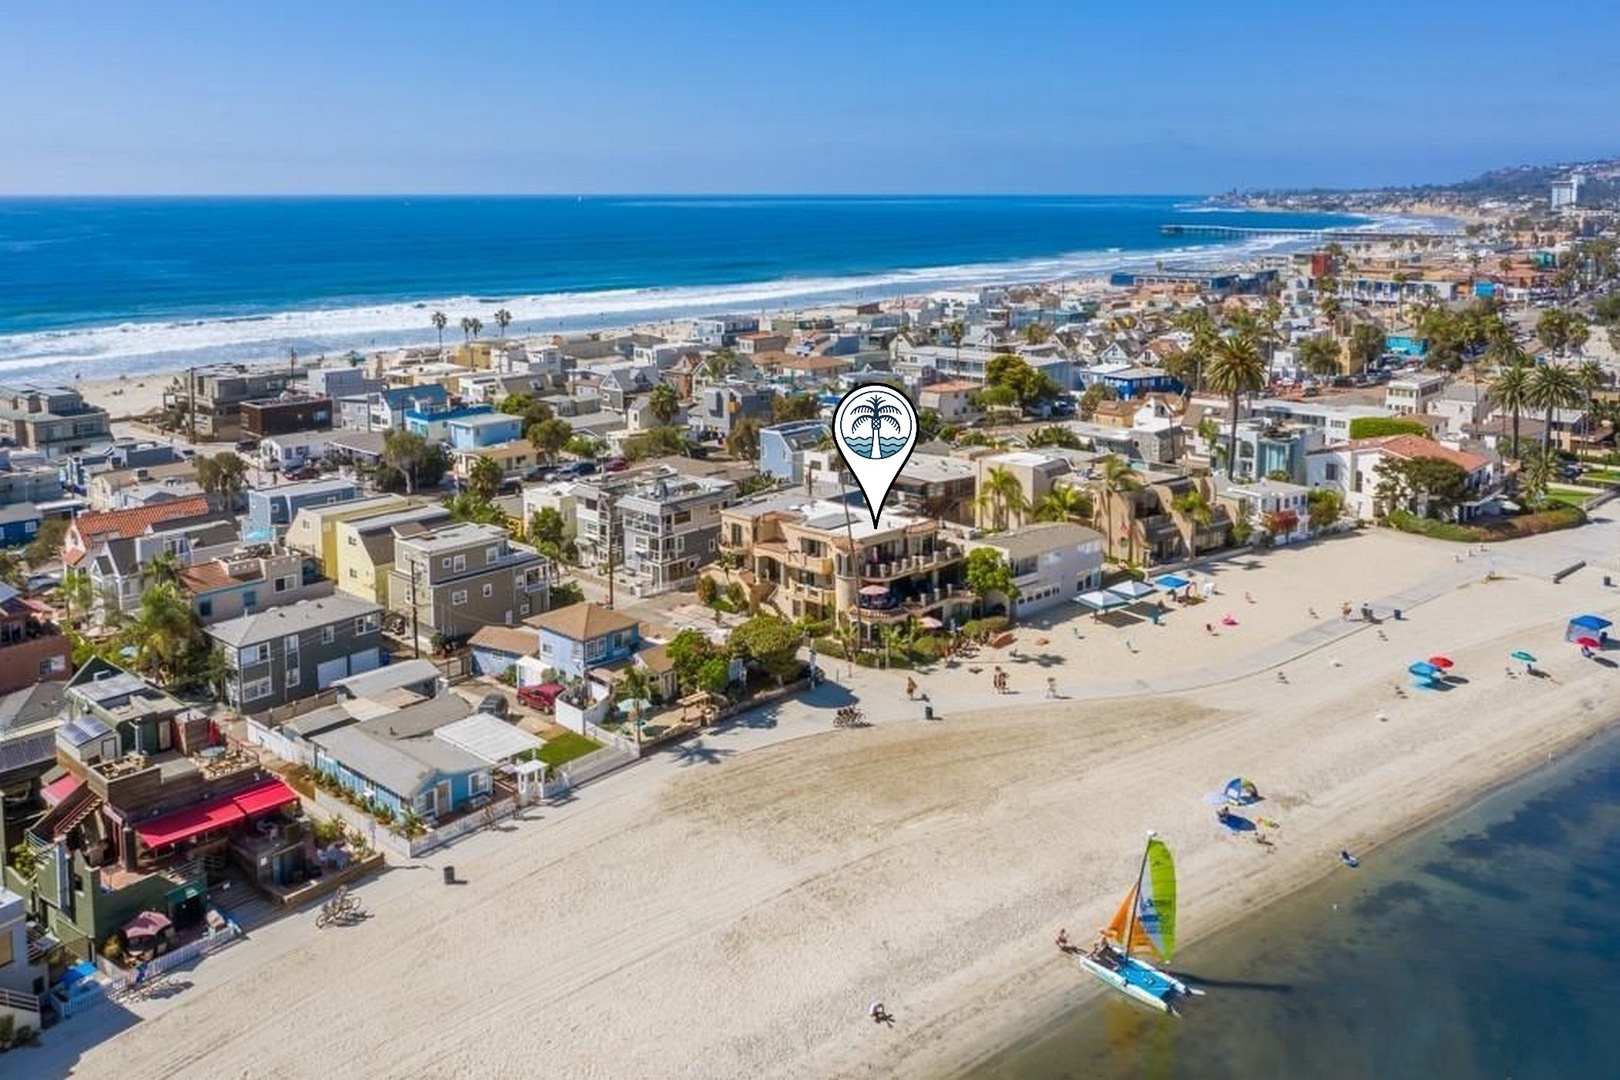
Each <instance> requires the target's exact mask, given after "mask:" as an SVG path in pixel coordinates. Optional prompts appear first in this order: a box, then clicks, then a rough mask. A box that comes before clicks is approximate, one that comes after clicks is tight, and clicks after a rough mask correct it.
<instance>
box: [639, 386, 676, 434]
mask: <svg viewBox="0 0 1620 1080" xmlns="http://www.w3.org/2000/svg"><path fill="white" fill-rule="evenodd" d="M647 410H648V411H649V412H651V413H652V415H653V419H654V420H657V421H658V422H659V423H660V424H669V423H672V422H673V421H674V420H675V417H677V416H679V415H680V412H681V399H680V395H678V394H676V393H675V388H674V387H673V386H671V385H669V383H659V384H658V385H657V386H655V387H653V388H652V393H651V394H649V395H648V397H647Z"/></svg>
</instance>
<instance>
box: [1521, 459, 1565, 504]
mask: <svg viewBox="0 0 1620 1080" xmlns="http://www.w3.org/2000/svg"><path fill="white" fill-rule="evenodd" d="M1557 469H1558V455H1557V454H1553V453H1549V452H1548V451H1547V450H1546V449H1545V448H1542V447H1533V448H1532V449H1531V451H1530V453H1529V454H1527V455H1526V456H1525V458H1524V460H1523V461H1522V462H1521V463H1520V465H1519V493H1520V495H1522V496H1523V497H1524V499H1525V501H1526V502H1528V503H1530V505H1532V506H1540V505H1541V502H1542V500H1543V499H1544V498H1545V497H1546V495H1547V488H1548V487H1550V486H1551V485H1552V481H1553V477H1554V476H1556V475H1557Z"/></svg>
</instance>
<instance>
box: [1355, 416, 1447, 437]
mask: <svg viewBox="0 0 1620 1080" xmlns="http://www.w3.org/2000/svg"><path fill="white" fill-rule="evenodd" d="M1384 435H1422V436H1423V437H1424V438H1425V439H1427V438H1430V435H1429V429H1428V428H1426V427H1424V426H1423V425H1422V424H1420V423H1418V422H1417V421H1416V420H1404V419H1402V418H1401V417H1399V416H1358V417H1356V418H1355V419H1354V420H1352V421H1350V437H1351V438H1352V439H1376V438H1379V437H1381V436H1384Z"/></svg>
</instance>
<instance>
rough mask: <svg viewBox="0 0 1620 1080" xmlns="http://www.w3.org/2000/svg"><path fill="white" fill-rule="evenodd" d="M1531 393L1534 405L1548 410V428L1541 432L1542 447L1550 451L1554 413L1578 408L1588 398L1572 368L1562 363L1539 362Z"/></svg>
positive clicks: (1530, 389)
mask: <svg viewBox="0 0 1620 1080" xmlns="http://www.w3.org/2000/svg"><path fill="white" fill-rule="evenodd" d="M1529 395H1530V404H1531V406H1532V407H1534V408H1537V409H1545V410H1547V428H1546V430H1545V431H1543V432H1542V433H1541V447H1542V450H1543V451H1544V452H1550V451H1551V450H1552V429H1553V413H1554V412H1556V411H1557V410H1559V409H1574V408H1578V407H1579V406H1580V404H1581V403H1582V402H1583V401H1585V400H1586V394H1585V392H1584V391H1582V389H1581V383H1580V380H1579V379H1577V378H1576V377H1575V372H1574V371H1573V370H1571V369H1570V368H1567V367H1564V366H1563V365H1561V364H1539V365H1537V367H1536V368H1535V370H1534V371H1532V372H1531V373H1530V386H1529Z"/></svg>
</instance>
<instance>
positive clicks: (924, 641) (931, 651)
mask: <svg viewBox="0 0 1620 1080" xmlns="http://www.w3.org/2000/svg"><path fill="white" fill-rule="evenodd" d="M943 649H944V646H943V645H941V643H940V640H939V638H937V637H933V636H929V637H920V638H918V639H917V640H916V641H913V642H912V643H911V658H912V659H913V660H915V661H917V662H918V663H921V664H929V663H932V662H934V661H935V660H938V659H939V656H940V653H941V652H942V651H943Z"/></svg>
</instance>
